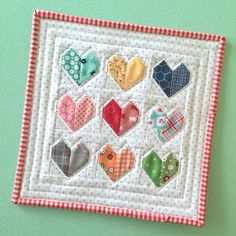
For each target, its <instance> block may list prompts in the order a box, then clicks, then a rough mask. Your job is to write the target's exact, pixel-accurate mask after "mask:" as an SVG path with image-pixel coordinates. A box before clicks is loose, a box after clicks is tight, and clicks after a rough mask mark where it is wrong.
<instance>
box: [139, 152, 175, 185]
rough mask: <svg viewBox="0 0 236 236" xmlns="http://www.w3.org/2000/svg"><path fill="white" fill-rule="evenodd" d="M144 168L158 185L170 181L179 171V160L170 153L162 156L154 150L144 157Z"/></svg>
mask: <svg viewBox="0 0 236 236" xmlns="http://www.w3.org/2000/svg"><path fill="white" fill-rule="evenodd" d="M142 168H143V169H144V171H145V172H146V174H147V175H148V176H149V177H150V179H151V180H152V181H153V183H154V184H155V185H156V186H157V187H161V186H162V185H164V184H165V183H166V182H168V181H169V180H170V179H171V178H173V176H174V175H176V173H177V172H178V168H179V162H178V161H177V160H176V159H175V158H174V157H173V154H172V153H170V154H168V155H166V156H165V157H163V158H162V160H161V159H160V158H159V156H158V155H157V154H156V153H155V152H154V151H153V150H152V151H149V152H148V153H146V154H145V155H144V157H143V161H142Z"/></svg>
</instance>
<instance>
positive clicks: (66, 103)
mask: <svg viewBox="0 0 236 236" xmlns="http://www.w3.org/2000/svg"><path fill="white" fill-rule="evenodd" d="M93 112H94V104H93V102H92V101H91V100H90V98H89V97H88V96H86V95H84V96H83V97H82V98H80V99H79V101H78V102H77V103H74V101H73V100H72V99H71V97H70V96H69V95H67V94H66V95H64V96H63V97H62V98H61V99H60V100H59V101H58V105H57V113H58V115H59V116H60V117H61V118H62V120H63V121H64V122H65V123H66V124H67V125H68V126H69V128H70V129H71V130H72V131H76V130H77V129H79V128H80V127H82V126H83V125H84V124H85V123H87V122H88V121H89V120H90V119H91V118H92V117H93Z"/></svg>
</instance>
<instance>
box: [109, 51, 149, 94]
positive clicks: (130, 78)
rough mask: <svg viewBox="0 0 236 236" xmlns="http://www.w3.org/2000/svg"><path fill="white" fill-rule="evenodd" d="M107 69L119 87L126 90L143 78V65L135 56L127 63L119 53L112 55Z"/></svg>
mask: <svg viewBox="0 0 236 236" xmlns="http://www.w3.org/2000/svg"><path fill="white" fill-rule="evenodd" d="M107 71H108V74H109V75H110V76H111V77H112V78H113V80H115V82H116V83H117V84H118V85H119V87H120V88H121V89H122V90H123V91H127V90H129V89H130V88H131V87H133V86H134V85H136V84H137V83H138V82H140V81H141V80H142V79H143V76H144V73H145V65H144V63H143V62H142V60H141V59H140V58H139V57H137V56H136V57H133V58H132V59H131V60H130V61H129V62H128V63H127V62H125V61H124V60H123V59H122V58H121V57H120V56H119V55H114V56H112V57H111V58H110V59H109V60H108V67H107Z"/></svg>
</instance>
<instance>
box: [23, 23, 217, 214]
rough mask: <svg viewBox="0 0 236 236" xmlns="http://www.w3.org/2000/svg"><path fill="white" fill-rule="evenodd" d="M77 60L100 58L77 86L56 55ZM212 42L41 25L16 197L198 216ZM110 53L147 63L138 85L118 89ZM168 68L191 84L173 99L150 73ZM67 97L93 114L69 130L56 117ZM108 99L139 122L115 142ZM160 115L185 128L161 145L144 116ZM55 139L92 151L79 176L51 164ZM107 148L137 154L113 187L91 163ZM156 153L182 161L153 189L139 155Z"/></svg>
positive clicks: (72, 25)
mask: <svg viewBox="0 0 236 236" xmlns="http://www.w3.org/2000/svg"><path fill="white" fill-rule="evenodd" d="M71 46H72V47H73V48H74V49H75V50H77V52H78V53H79V55H81V54H83V53H84V52H86V51H89V50H90V51H93V52H94V53H95V54H96V55H97V57H98V58H99V60H100V69H99V72H98V74H97V75H96V76H95V77H94V78H92V79H91V80H90V81H88V82H87V83H86V84H84V85H83V86H81V87H78V85H76V84H75V83H74V82H73V81H72V80H71V79H68V75H67V74H66V73H65V72H64V71H63V70H62V69H61V67H60V56H61V54H62V53H63V52H64V51H65V50H66V49H67V48H69V47H71ZM216 51H217V43H216V42H208V41H201V40H194V39H185V38H178V37H171V36H160V35H154V34H146V33H141V32H130V31H123V30H118V29H108V28H103V27H97V26H88V25H79V24H73V23H66V22H60V21H52V20H41V25H40V40H39V50H38V60H37V68H36V75H35V88H34V99H33V109H32V115H31V125H30V137H29V143H28V151H27V159H26V165H25V169H24V177H23V183H22V189H21V197H24V198H43V199H51V200H62V201H73V202H79V203H92V204H102V205H108V206H113V207H121V208H130V209H136V210H144V211H151V212H155V213H160V214H166V215H177V216H185V217H189V218H196V217H197V214H198V201H199V187H200V174H201V168H202V159H203V145H204V135H205V129H206V119H207V115H208V107H209V96H210V89H211V85H212V75H213V70H214V62H215V59H216ZM114 53H119V54H120V55H122V57H124V58H125V59H126V60H129V59H130V58H132V57H133V56H135V55H138V56H140V57H141V59H142V60H143V62H144V63H145V65H146V74H145V78H144V80H143V81H142V82H140V83H139V84H137V85H136V86H134V87H133V88H132V89H130V90H129V91H127V92H121V90H120V89H119V87H118V86H117V85H116V83H115V82H114V81H113V80H112V79H111V78H110V77H109V76H108V74H107V72H106V62H107V60H108V58H109V57H111V56H112V55H113V54H114ZM163 59H164V60H165V61H166V62H167V63H168V64H169V66H170V67H172V68H173V67H175V66H176V65H177V64H179V63H184V64H185V65H186V67H187V68H188V70H189V71H190V83H189V85H188V86H187V87H185V88H184V89H183V90H181V91H180V92H178V93H177V94H176V95H175V96H173V97H172V98H167V96H166V95H165V94H164V93H163V92H162V91H161V89H160V88H159V87H158V85H157V84H156V83H155V82H154V81H153V80H152V79H151V74H152V68H153V67H154V66H155V65H156V64H157V63H158V62H160V61H161V60H163ZM65 93H68V94H70V95H71V96H72V98H73V99H74V101H77V100H78V99H79V98H80V97H81V96H82V95H84V94H87V95H88V96H90V97H91V98H92V99H93V101H94V103H95V107H96V114H95V117H94V118H93V119H92V121H90V122H89V123H88V124H86V125H85V126H83V127H82V128H81V129H79V130H78V131H76V132H74V133H72V132H71V131H70V130H69V129H68V128H67V126H66V125H65V124H64V123H63V121H62V120H61V119H60V118H59V117H58V116H57V114H56V103H57V101H58V99H59V98H60V97H61V96H63V95H64V94H65ZM111 98H115V99H116V100H117V101H118V103H119V104H120V105H124V104H125V103H126V102H128V101H129V100H131V101H133V102H134V103H135V104H137V106H138V108H139V110H140V113H141V119H140V122H139V123H138V124H137V126H135V127H134V128H133V129H132V130H131V131H130V132H128V133H127V134H125V135H123V136H121V137H117V136H115V135H114V133H113V132H112V130H111V129H110V128H109V127H108V126H107V125H106V124H105V122H104V120H103V119H102V118H101V109H102V106H103V105H104V104H105V103H106V102H107V101H108V100H110V99H111ZM157 105H159V106H161V107H162V108H163V109H164V110H165V111H169V110H170V109H172V108H174V107H176V108H178V110H179V111H180V112H181V113H182V114H183V115H184V119H185V121H184V123H185V124H184V128H183V129H182V130H181V132H179V133H178V134H177V135H176V136H174V138H172V139H171V140H170V141H168V142H166V143H165V144H162V143H161V142H160V141H159V140H158V139H156V138H155V137H154V135H153V134H152V133H151V132H150V130H149V129H148V128H147V124H146V114H147V112H148V111H149V110H150V109H151V108H152V107H153V106H157ZM59 138H64V140H66V141H67V143H68V144H69V145H71V146H72V145H73V144H75V143H77V142H78V141H80V140H81V141H82V142H83V143H85V144H86V146H87V147H88V148H89V149H90V154H91V155H90V161H89V163H88V165H86V166H85V167H84V168H83V169H82V170H81V171H80V172H79V173H78V174H77V175H75V176H73V177H71V178H67V177H65V176H64V175H63V174H62V173H61V172H60V170H59V169H58V168H57V166H56V165H55V164H54V163H53V162H51V161H50V146H51V145H52V144H53V143H54V142H55V141H56V140H57V139H59ZM106 143H109V144H110V145H111V146H112V148H113V149H114V150H116V151H118V150H119V149H120V148H121V147H123V146H124V145H127V146H128V147H129V148H130V149H131V150H132V152H133V153H134V154H135V164H134V168H133V169H132V171H131V172H129V173H128V174H127V175H125V176H124V177H123V178H121V179H120V180H119V181H117V182H115V183H113V182H112V181H111V180H110V179H109V178H108V177H107V175H106V173H105V172H104V171H103V170H102V169H101V168H100V166H98V164H97V162H96V153H97V152H98V151H99V149H100V148H101V147H102V146H103V145H104V144H106ZM151 149H154V150H155V151H156V152H157V154H158V155H159V156H160V157H163V156H164V155H165V154H167V153H169V152H172V153H173V154H174V157H175V158H177V159H178V160H179V162H180V166H179V172H178V174H177V176H176V177H175V178H174V179H173V180H172V181H170V182H169V183H168V184H167V185H165V186H163V187H161V188H157V187H156V186H155V185H154V184H153V183H152V181H151V179H150V178H149V177H148V176H147V175H146V174H145V173H144V171H143V170H142V169H141V161H142V156H143V155H144V154H145V153H146V152H148V151H149V150H151Z"/></svg>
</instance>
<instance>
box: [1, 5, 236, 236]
mask: <svg viewBox="0 0 236 236" xmlns="http://www.w3.org/2000/svg"><path fill="white" fill-rule="evenodd" d="M34 9H42V10H49V11H56V12H60V13H67V14H72V15H78V16H86V17H94V18H99V19H108V20H112V21H123V22H130V23H136V24H142V25H153V26H159V27H168V28H174V29H183V30H191V31H200V32H206V33H214V34H220V35H224V36H226V38H227V45H226V51H225V60H224V65H223V74H222V84H221V90H220V99H219V107H218V113H217V118H216V125H215V129H214V141H213V145H212V155H211V158H212V159H211V168H210V176H209V189H208V197H207V216H206V226H205V228H203V229H199V228H194V227H189V226H183V225H175V224H163V223H153V222H145V221H139V220H134V219H128V218H123V217H116V216H106V215H99V214H93V213H82V212H76V211H65V210H60V209H48V208H37V207H28V206H25V207H23V206H15V205H12V204H11V203H10V199H11V193H12V188H13V181H14V175H15V169H16V161H17V152H18V146H19V136H20V129H21V117H22V109H23V102H24V93H25V82H26V73H27V62H28V54H29V40H30V30H31V18H32V14H33V10H34ZM235 11H236V1H235V0H224V1H222V0H215V1H213V0H198V1H197V0H192V1H186V0H178V1H170V0H165V1H154V0H153V1H151V0H144V1H139V0H136V1H135V0H130V1H117V0H116V1H109V0H102V1H98V0H91V1H86V0H84V1H80V0H78V1H75V0H73V1H69V0H61V1H46V0H42V1H30V0H28V1H27V0H21V1H19V0H8V1H7V0H6V1H4V0H0V30H1V31H0V69H1V70H0V88H1V89H0V98H1V109H0V112H1V113H0V119H1V121H0V124H1V125H0V134H1V136H0V144H1V149H0V150H1V155H0V158H1V162H0V235H57V236H60V235H104V236H107V235H109V236H110V235H129V236H130V235H135V236H139V235H162V236H163V235H165V236H168V235H175V236H178V235H180V236H185V235H191V236H194V235H204V236H208V235H215V236H217V235H224V236H231V235H236V233H235V231H236V217H235V213H236V206H235V200H236V186H235V180H236V179H235V174H236V172H235V169H234V168H236V154H235V153H236V138H235V136H236V121H235V117H236V105H235V100H236V93H235V91H236V71H235V68H236V47H235V45H236V13H235Z"/></svg>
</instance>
